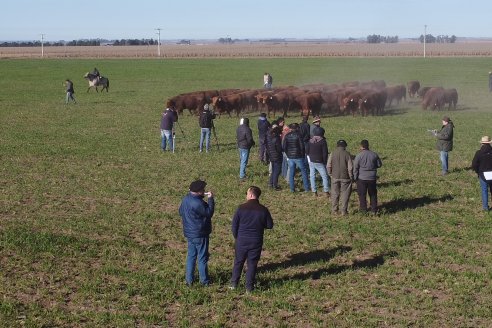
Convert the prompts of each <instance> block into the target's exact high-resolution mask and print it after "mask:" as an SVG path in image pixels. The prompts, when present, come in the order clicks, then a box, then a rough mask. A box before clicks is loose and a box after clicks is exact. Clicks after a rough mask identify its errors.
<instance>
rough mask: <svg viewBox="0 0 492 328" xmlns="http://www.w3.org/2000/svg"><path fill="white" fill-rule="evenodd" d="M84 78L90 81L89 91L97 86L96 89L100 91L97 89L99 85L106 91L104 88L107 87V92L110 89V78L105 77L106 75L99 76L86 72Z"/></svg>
mask: <svg viewBox="0 0 492 328" xmlns="http://www.w3.org/2000/svg"><path fill="white" fill-rule="evenodd" d="M84 79H86V80H87V81H88V82H89V87H88V88H87V92H89V90H90V89H91V88H95V89H96V92H99V90H98V89H97V87H100V86H102V89H101V91H104V89H106V92H108V91H109V79H108V78H106V77H104V76H100V77H99V78H98V77H97V76H96V75H94V74H91V73H86V74H85V75H84Z"/></svg>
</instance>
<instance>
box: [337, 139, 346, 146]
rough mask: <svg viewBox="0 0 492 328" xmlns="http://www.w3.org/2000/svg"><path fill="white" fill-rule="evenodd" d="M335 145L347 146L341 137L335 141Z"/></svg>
mask: <svg viewBox="0 0 492 328" xmlns="http://www.w3.org/2000/svg"><path fill="white" fill-rule="evenodd" d="M337 147H347V142H346V141H345V140H343V139H340V140H338V141H337Z"/></svg>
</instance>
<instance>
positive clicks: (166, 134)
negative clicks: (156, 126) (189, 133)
mask: <svg viewBox="0 0 492 328" xmlns="http://www.w3.org/2000/svg"><path fill="white" fill-rule="evenodd" d="M161 139H162V141H161V148H162V150H166V145H167V144H169V150H173V131H172V130H161Z"/></svg>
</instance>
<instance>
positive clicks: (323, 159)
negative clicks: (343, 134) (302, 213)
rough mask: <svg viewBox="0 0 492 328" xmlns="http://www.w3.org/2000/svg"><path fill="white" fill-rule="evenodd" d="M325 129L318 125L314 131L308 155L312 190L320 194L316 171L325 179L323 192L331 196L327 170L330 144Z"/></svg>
mask: <svg viewBox="0 0 492 328" xmlns="http://www.w3.org/2000/svg"><path fill="white" fill-rule="evenodd" d="M324 135H325V130H324V129H323V128H322V127H316V128H315V129H314V131H313V137H312V138H311V139H309V142H308V143H307V148H306V155H307V157H308V163H309V178H310V182H311V191H312V192H313V194H314V195H315V196H318V191H317V188H316V171H318V172H319V175H320V176H321V180H322V181H323V192H324V193H325V195H326V196H328V197H330V178H329V177H328V172H327V171H326V163H327V162H328V144H327V143H326V139H325V136H324Z"/></svg>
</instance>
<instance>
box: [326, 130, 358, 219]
mask: <svg viewBox="0 0 492 328" xmlns="http://www.w3.org/2000/svg"><path fill="white" fill-rule="evenodd" d="M346 148H347V142H346V141H345V140H343V139H340V140H338V141H337V148H336V149H335V150H334V151H333V152H332V153H331V154H330V156H329V157H328V165H327V169H328V174H330V175H331V213H332V214H333V215H336V214H338V202H339V201H340V202H341V204H340V207H341V214H342V215H348V203H349V199H350V194H351V193H352V180H353V179H354V175H353V172H352V168H353V166H352V155H350V153H349V152H348V151H347V150H346Z"/></svg>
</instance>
